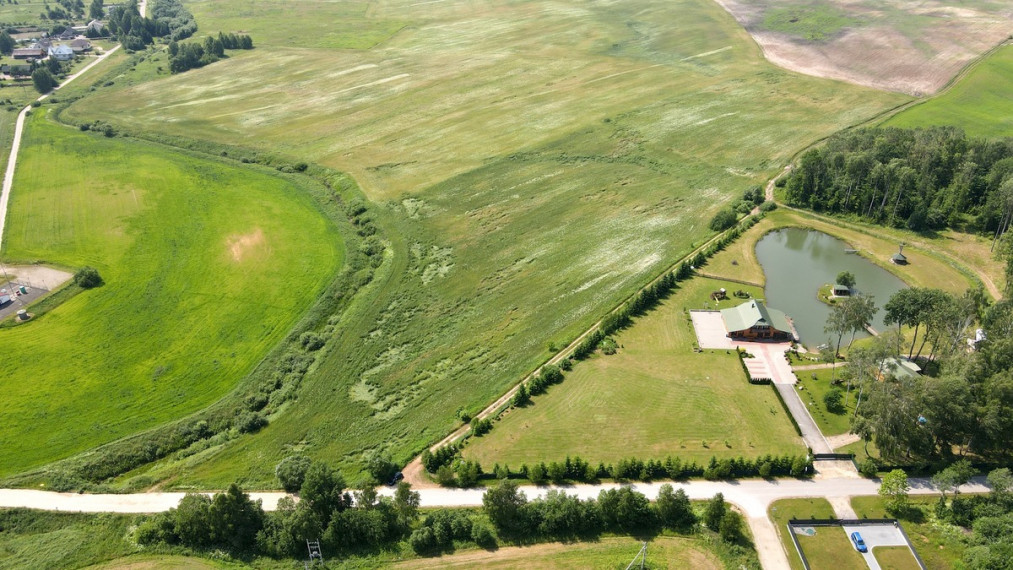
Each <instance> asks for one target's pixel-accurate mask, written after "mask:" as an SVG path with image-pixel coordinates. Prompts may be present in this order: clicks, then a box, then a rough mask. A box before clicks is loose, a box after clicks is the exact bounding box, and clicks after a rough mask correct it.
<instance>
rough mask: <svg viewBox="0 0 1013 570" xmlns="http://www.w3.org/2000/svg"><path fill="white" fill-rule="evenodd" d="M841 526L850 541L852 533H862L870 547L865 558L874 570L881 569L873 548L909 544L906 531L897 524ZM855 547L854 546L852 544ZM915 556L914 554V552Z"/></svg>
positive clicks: (867, 545) (866, 544)
mask: <svg viewBox="0 0 1013 570" xmlns="http://www.w3.org/2000/svg"><path fill="white" fill-rule="evenodd" d="M841 528H843V529H844V532H845V533H846V534H847V536H848V542H849V543H850V542H851V533H853V532H857V533H859V534H861V535H862V540H864V541H865V546H866V547H868V550H869V551H868V552H866V553H864V554H862V556H863V557H864V558H865V563H866V564H868V565H869V568H871V569H872V570H880V566H879V562H877V561H876V557H875V556H874V555H873V553H872V550H873V549H874V548H875V547H877V546H907V547H908V548H910V547H911V545H910V544H908V541H907V539H906V538H905V536H904V533H903V532H901V530H900V527H899V526H897V525H896V524H869V525H843V526H842V527H841ZM852 547H854V546H852ZM912 557H914V554H912Z"/></svg>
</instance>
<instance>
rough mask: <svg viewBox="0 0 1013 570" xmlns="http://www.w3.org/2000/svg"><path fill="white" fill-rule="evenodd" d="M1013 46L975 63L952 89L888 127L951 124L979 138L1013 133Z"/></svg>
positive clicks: (903, 114) (901, 115) (887, 123)
mask: <svg viewBox="0 0 1013 570" xmlns="http://www.w3.org/2000/svg"><path fill="white" fill-rule="evenodd" d="M1011 90H1013V45H1010V44H1007V45H1005V46H1003V47H1001V48H999V49H998V50H996V51H995V52H994V53H992V54H991V55H990V56H988V57H987V58H985V59H983V60H982V61H981V62H979V63H978V64H977V65H975V66H974V68H972V69H971V70H969V71H968V73H967V74H966V75H965V76H963V77H961V78H960V79H959V80H958V81H957V82H956V83H954V84H953V86H951V87H950V88H949V89H947V90H946V91H944V92H943V93H941V94H940V95H938V96H937V97H933V98H932V99H929V100H928V101H925V102H924V103H920V104H918V105H915V106H913V107H910V108H908V109H906V110H904V111H903V112H901V113H898V114H896V115H894V116H893V117H890V118H889V119H887V120H886V121H884V122H883V126H886V127H903V128H914V127H928V126H933V125H950V126H956V127H960V128H962V129H964V131H965V132H967V134H969V135H971V136H976V137H1009V136H1013V98H1011V97H1010V96H1009V94H1010V91H1011Z"/></svg>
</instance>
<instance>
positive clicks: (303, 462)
mask: <svg viewBox="0 0 1013 570" xmlns="http://www.w3.org/2000/svg"><path fill="white" fill-rule="evenodd" d="M310 463H311V461H310V458H309V457H306V456H305V455H290V456H288V457H286V458H285V459H282V460H281V462H280V463H278V465H277V466H275V468H274V474H275V476H276V477H278V482H280V483H281V488H282V489H285V491H287V492H289V493H298V492H299V489H302V483H303V481H304V480H305V479H306V471H307V470H309V468H310Z"/></svg>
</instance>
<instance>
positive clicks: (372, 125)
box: [63, 0, 907, 487]
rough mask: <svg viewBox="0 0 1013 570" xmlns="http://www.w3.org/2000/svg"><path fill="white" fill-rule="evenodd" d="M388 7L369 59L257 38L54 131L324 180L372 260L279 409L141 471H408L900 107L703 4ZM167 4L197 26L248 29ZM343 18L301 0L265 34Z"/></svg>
mask: <svg viewBox="0 0 1013 570" xmlns="http://www.w3.org/2000/svg"><path fill="white" fill-rule="evenodd" d="M412 4H413V3H411V2H392V3H369V4H368V7H367V8H365V10H364V12H362V14H364V16H363V17H365V18H367V19H370V20H376V21H377V22H380V23H383V22H389V21H398V22H410V23H411V25H410V26H408V27H407V28H405V29H404V30H402V31H401V32H399V33H398V34H396V35H395V36H393V37H392V38H391V39H389V40H387V41H383V42H381V43H380V44H378V45H377V46H376V47H374V48H372V49H367V50H349V49H343V50H335V49H324V48H320V47H299V44H293V43H292V42H290V41H288V40H286V39H285V38H283V37H281V34H280V33H279V34H274V33H273V32H268V31H267V30H264V31H263V32H261V34H260V35H257V34H256V33H254V42H255V44H256V45H257V46H258V47H257V49H254V50H252V51H250V52H244V53H235V54H234V55H232V57H230V58H229V59H228V60H225V61H222V62H219V63H216V64H214V65H211V66H208V67H206V68H202V69H198V70H192V71H189V72H187V73H184V74H179V75H175V76H171V77H167V76H164V75H163V76H157V75H156V74H155V73H153V71H152V70H149V69H147V67H145V66H146V65H148V64H144V65H138V66H137V68H136V70H135V71H125V72H124V75H123V76H122V77H118V78H117V79H116V80H115V85H113V86H110V87H101V88H99V89H98V90H97V91H96V93H95V95H93V96H89V97H87V98H85V99H82V100H80V101H78V102H76V103H74V104H73V105H72V106H71V107H70V108H69V109H68V110H67V111H65V112H64V114H63V117H64V118H65V119H68V120H72V121H91V120H94V119H96V118H97V119H102V120H107V121H109V122H111V123H114V124H116V125H118V126H119V127H120V128H122V129H125V130H126V131H128V132H134V133H164V134H165V135H171V136H178V137H196V138H200V139H207V140H210V141H214V142H218V143H226V144H232V145H243V146H245V147H248V148H249V150H248V151H247V152H248V156H253V155H256V154H258V153H259V154H273V155H282V156H288V157H292V158H291V159H290V160H305V161H307V162H317V163H320V164H322V165H324V166H329V167H333V168H337V169H339V170H345V171H347V172H349V173H350V174H351V175H352V176H353V177H354V179H355V181H356V182H357V183H358V184H359V185H360V186H361V187H362V188H363V191H364V192H365V194H366V196H367V197H368V198H369V199H370V200H372V202H373V205H372V207H371V208H370V214H369V215H370V216H371V217H373V219H374V220H375V221H376V222H377V224H378V225H379V227H380V228H381V231H382V233H383V236H384V238H385V239H387V240H388V242H389V245H390V255H389V257H388V258H387V259H388V262H387V263H386V264H385V265H384V266H382V267H381V268H379V270H378V273H377V278H376V280H375V281H374V282H373V284H371V286H370V288H369V291H368V295H371V297H370V298H369V299H364V300H363V301H362V302H361V303H359V304H358V305H357V306H356V307H354V310H353V311H352V312H351V313H349V314H348V315H347V316H346V319H345V320H344V321H343V323H342V326H341V327H340V335H339V337H338V338H337V339H335V349H334V350H332V351H330V352H329V353H328V356H327V357H326V358H324V359H323V360H322V361H321V362H320V363H319V366H318V367H317V369H316V370H315V372H311V373H310V375H309V376H308V377H307V378H306V380H305V382H304V383H303V387H302V391H301V393H300V400H299V404H298V405H297V406H292V407H290V408H289V409H288V410H287V411H286V412H285V414H283V415H282V416H281V417H278V418H276V419H275V420H274V421H272V424H271V426H269V427H268V428H267V429H265V430H263V432H261V433H260V434H258V435H256V436H253V437H250V438H243V439H241V440H239V441H237V442H234V443H231V444H229V445H228V446H224V447H216V448H212V449H208V450H207V451H206V452H203V453H202V454H201V455H200V457H195V458H192V461H193V463H189V462H188V463H186V464H185V465H181V466H180V468H179V469H174V468H173V466H172V465H169V464H161V465H160V466H158V468H157V472H159V473H164V474H167V475H168V474H173V476H178V477H177V478H176V479H174V481H175V482H176V483H177V484H178V485H180V486H184V485H212V486H214V485H222V484H225V483H227V482H229V481H231V480H233V479H241V480H243V481H244V482H245V483H246V484H247V485H248V486H254V487H255V486H273V485H275V484H276V482H275V480H274V477H273V473H272V470H273V466H274V465H275V464H276V463H277V461H279V460H280V459H281V458H283V457H284V456H285V455H287V454H289V453H291V452H292V450H293V449H299V450H302V451H304V452H306V453H309V454H310V455H313V456H316V457H327V458H330V459H332V460H334V461H337V462H340V463H341V464H342V465H344V466H346V467H349V468H350V473H349V474H350V475H354V470H355V467H356V464H358V463H359V462H360V461H361V459H362V458H363V454H364V453H365V452H368V451H369V450H371V449H377V448H379V449H386V450H388V451H390V452H391V453H392V455H393V456H394V457H395V459H398V460H402V461H406V460H407V459H408V458H409V457H411V456H412V455H413V454H415V453H417V452H419V451H421V449H422V448H423V447H424V446H425V445H427V444H430V443H432V442H434V441H436V440H438V439H440V438H442V437H443V436H444V435H445V434H446V433H448V432H449V431H450V430H452V429H453V428H454V427H455V426H456V425H458V422H459V420H458V419H457V417H458V416H457V412H458V410H459V409H461V408H463V409H466V410H471V411H475V410H478V409H480V408H481V407H482V406H484V405H486V404H487V403H488V402H490V401H492V400H493V399H495V398H496V397H498V396H499V395H501V394H502V393H503V392H505V391H506V390H507V389H508V388H509V387H510V386H511V385H512V384H513V383H515V382H516V381H517V380H518V379H519V378H521V377H523V376H524V375H525V374H527V373H528V372H529V371H531V370H532V369H534V368H535V367H537V366H538V365H539V364H540V363H541V362H543V361H544V360H545V359H546V358H548V357H549V352H548V351H547V346H548V345H549V343H550V342H556V343H557V344H563V343H564V342H566V341H568V340H569V339H572V338H574V337H575V336H576V335H577V334H579V333H580V332H581V331H582V330H583V329H584V328H586V327H588V326H589V325H591V324H592V323H594V322H595V321H596V320H597V319H598V318H599V317H600V316H601V315H602V314H603V313H604V311H605V310H607V308H609V307H610V306H612V305H614V304H615V303H617V302H618V301H620V300H621V299H623V298H625V297H626V296H627V295H628V294H629V293H631V292H632V291H633V290H634V289H635V288H637V287H638V286H640V285H641V284H643V283H644V282H646V281H647V280H648V279H650V278H651V277H653V276H654V275H656V274H657V273H658V272H660V270H661V269H662V268H663V267H666V266H667V265H669V264H670V263H671V262H673V261H674V260H676V259H678V258H679V257H680V256H681V255H683V254H685V253H687V252H688V251H690V250H691V246H692V244H693V243H694V242H697V243H699V242H700V241H702V240H703V239H704V238H705V237H706V236H708V235H709V234H710V232H709V231H708V230H707V228H706V221H707V219H708V218H709V217H710V216H711V215H712V214H713V213H714V212H715V211H716V210H717V209H718V208H719V207H721V206H722V204H723V203H724V202H725V201H727V200H730V199H731V198H732V197H733V196H737V195H739V194H741V191H742V189H743V188H745V187H746V186H748V185H749V184H754V183H758V182H760V181H762V180H763V179H764V178H766V177H767V176H769V175H770V174H772V173H773V172H774V171H775V170H776V169H778V168H779V167H780V165H781V164H783V163H784V162H785V161H786V160H787V159H788V158H789V157H790V156H791V155H792V154H793V153H794V152H795V151H796V150H797V149H799V148H801V147H802V146H804V145H805V144H806V142H807V141H810V140H814V139H816V138H818V137H820V136H824V135H826V134H829V133H831V132H833V131H835V130H837V129H839V128H841V127H843V126H846V125H849V124H852V123H855V122H858V121H860V120H861V119H863V118H865V117H868V116H870V115H872V114H874V113H876V112H879V111H881V110H883V109H886V108H889V107H891V106H893V105H896V104H898V103H900V102H902V101H905V100H907V98H906V97H904V96H900V95H896V94H887V93H880V92H875V91H870V90H866V89H861V88H858V87H854V86H850V85H846V84H842V83H835V82H829V81H824V80H819V79H814V78H809V77H802V76H797V75H794V74H791V73H788V72H785V71H783V70H780V69H778V68H776V67H773V66H771V65H769V64H768V63H766V62H765V61H764V60H763V59H762V55H761V54H760V52H759V50H758V49H757V48H756V45H755V44H754V43H753V42H752V40H751V39H750V38H749V36H748V34H746V33H745V32H744V31H743V30H742V29H740V28H739V27H738V26H737V25H736V23H735V21H734V20H733V19H732V18H731V17H730V16H728V14H727V13H725V12H724V11H723V10H722V9H721V8H720V6H717V5H714V4H713V3H710V2H705V1H703V0H680V1H678V2H660V1H656V0H636V1H632V2H626V3H620V4H611V5H587V4H585V3H579V2H564V3H553V4H546V3H543V2H530V1H525V2H495V3H481V4H462V3H450V2H446V3H433V4H425V5H418V6H415V5H412ZM189 5H190V6H192V7H193V8H194V10H195V13H198V18H199V21H198V23H199V24H200V26H201V29H202V30H204V31H215V30H218V29H226V30H231V29H237V28H239V29H250V28H254V27H255V26H263V23H262V22H260V23H258V22H257V20H256V19H254V18H245V19H243V20H242V21H240V20H238V19H237V18H236V17H235V11H233V12H232V14H229V13H228V11H226V10H221V11H217V10H215V11H211V10H204V9H203V7H202V6H201V5H200V3H190V4H189ZM230 5H234V6H237V7H238V8H237V9H238V10H242V9H246V8H249V9H250V10H253V9H254V8H253V5H254V3H252V2H246V3H242V4H241V3H239V2H233V3H232V4H230ZM256 5H257V6H260V7H270V6H272V5H274V4H271V3H257V4H256ZM244 6H245V7H246V8H244ZM257 9H258V10H259V9H260V8H257ZM264 9H267V8H264ZM347 9H350V8H349V7H348V6H344V7H341V6H339V5H338V4H336V3H333V2H304V3H300V7H299V8H298V9H293V10H287V11H283V12H281V13H279V14H278V15H277V18H276V19H275V20H274V21H273V23H272V25H276V26H278V28H279V29H283V28H286V27H287V28H294V27H296V26H298V25H299V21H300V18H304V17H305V15H306V13H307V11H309V12H312V13H313V14H315V15H316V16H315V17H317V18H321V19H322V18H323V16H324V15H326V14H342V13H346V12H341V10H347ZM368 33H370V34H371V33H373V32H368ZM314 41H316V40H314ZM368 43H369V42H364V44H368ZM306 45H311V44H306ZM152 65H155V64H152ZM131 74H139V75H141V76H143V77H144V78H145V79H146V81H145V82H142V83H139V84H136V85H131V79H130V77H131ZM756 439H757V440H758V439H759V438H756ZM740 443H741V445H742V448H741V451H742V452H745V451H746V449H747V448H748V446H747V442H736V443H735V444H733V445H739V444H740ZM754 443H755V444H756V445H760V444H759V442H758V441H757V442H754ZM722 445H723V443H722ZM735 451H739V449H736V450H735ZM173 471H175V473H173Z"/></svg>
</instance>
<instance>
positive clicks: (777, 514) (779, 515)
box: [767, 499, 844, 570]
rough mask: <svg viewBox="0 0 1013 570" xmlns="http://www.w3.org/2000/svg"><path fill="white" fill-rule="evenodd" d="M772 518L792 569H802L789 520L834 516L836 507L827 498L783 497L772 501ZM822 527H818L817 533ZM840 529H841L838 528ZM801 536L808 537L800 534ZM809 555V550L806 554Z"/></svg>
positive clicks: (769, 513)
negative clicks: (790, 531) (789, 528)
mask: <svg viewBox="0 0 1013 570" xmlns="http://www.w3.org/2000/svg"><path fill="white" fill-rule="evenodd" d="M767 514H768V516H769V517H770V520H771V521H773V522H774V527H775V528H777V535H778V537H779V538H780V539H781V546H782V547H783V548H784V550H785V552H787V553H788V562H789V563H790V565H791V568H792V570H802V569H803V566H802V559H801V558H799V556H798V552H797V551H796V549H795V543H793V542H792V540H791V535H789V534H788V527H787V524H788V521H790V520H791V519H826V518H833V517H834V508H833V507H831V506H830V503H829V502H827V500H826V499H781V500H780V501H774V502H773V503H771V505H770V508H769V509H768V511H767ZM820 530H821V529H817V535H818V534H819V532H820ZM838 530H840V529H838ZM841 534H844V533H843V532H842V533H841ZM799 538H800V539H801V538H808V537H803V536H800V537H799ZM808 555H809V552H808V550H807V551H806V556H808Z"/></svg>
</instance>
